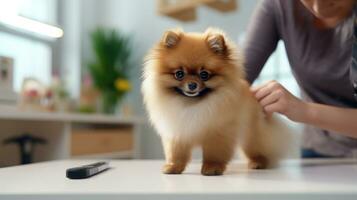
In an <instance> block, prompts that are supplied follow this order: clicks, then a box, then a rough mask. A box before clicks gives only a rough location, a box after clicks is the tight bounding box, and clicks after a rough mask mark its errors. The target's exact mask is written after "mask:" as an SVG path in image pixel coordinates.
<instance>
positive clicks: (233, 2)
mask: <svg viewBox="0 0 357 200" xmlns="http://www.w3.org/2000/svg"><path fill="white" fill-rule="evenodd" d="M157 2H158V12H159V14H160V15H164V16H168V17H171V18H174V19H177V20H180V21H186V22H187V21H194V20H196V17H197V14H196V13H197V12H196V10H197V8H198V7H199V6H201V5H204V6H208V7H210V8H212V9H214V10H217V11H219V12H231V11H235V10H236V9H237V7H238V4H237V0H180V1H173V0H157Z"/></svg>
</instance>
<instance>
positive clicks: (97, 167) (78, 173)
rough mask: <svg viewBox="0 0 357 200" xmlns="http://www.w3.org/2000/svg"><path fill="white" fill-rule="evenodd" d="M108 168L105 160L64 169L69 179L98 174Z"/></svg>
mask: <svg viewBox="0 0 357 200" xmlns="http://www.w3.org/2000/svg"><path fill="white" fill-rule="evenodd" d="M107 169H109V164H108V163H107V162H97V163H93V164H89V165H83V166H80V167H74V168H69V169H67V170H66V176H67V178H69V179H84V178H89V177H91V176H94V175H96V174H99V173H101V172H103V171H105V170H107Z"/></svg>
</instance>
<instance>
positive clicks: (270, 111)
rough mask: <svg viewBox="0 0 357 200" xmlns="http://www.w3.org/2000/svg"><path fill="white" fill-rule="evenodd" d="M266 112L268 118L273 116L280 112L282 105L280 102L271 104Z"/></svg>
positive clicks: (265, 108)
mask: <svg viewBox="0 0 357 200" xmlns="http://www.w3.org/2000/svg"><path fill="white" fill-rule="evenodd" d="M264 112H265V113H266V115H267V116H269V115H272V114H273V113H275V112H278V113H279V112H280V105H279V102H275V103H273V104H270V105H268V106H265V107H264Z"/></svg>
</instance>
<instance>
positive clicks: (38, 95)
mask: <svg viewBox="0 0 357 200" xmlns="http://www.w3.org/2000/svg"><path fill="white" fill-rule="evenodd" d="M19 107H20V109H21V110H33V111H58V112H67V111H70V110H71V108H70V101H69V95H68V93H67V91H66V90H65V87H64V85H63V83H62V82H61V80H60V79H59V77H58V76H53V77H52V83H51V85H50V86H49V87H47V86H46V85H44V84H43V83H41V82H40V81H39V80H37V79H35V78H26V79H24V81H23V83H22V87H21V92H20V98H19Z"/></svg>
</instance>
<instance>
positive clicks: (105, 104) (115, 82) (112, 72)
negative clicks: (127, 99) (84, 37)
mask: <svg viewBox="0 0 357 200" xmlns="http://www.w3.org/2000/svg"><path fill="white" fill-rule="evenodd" d="M90 36H91V42H92V47H93V50H94V54H95V61H94V62H92V63H90V64H89V65H88V66H89V73H90V74H91V77H92V79H93V84H94V86H95V87H96V88H97V89H98V90H99V92H100V95H101V107H102V108H101V110H102V112H104V113H108V114H113V113H114V112H115V109H116V107H117V105H118V102H119V101H120V100H121V99H122V97H123V96H124V94H126V93H127V92H128V91H129V90H130V89H131V85H130V82H129V77H128V76H129V68H130V64H129V59H130V55H131V45H130V38H129V37H128V36H126V35H124V34H122V33H120V32H118V31H116V30H114V29H105V28H97V29H96V30H95V31H93V32H92V33H91V35H90Z"/></svg>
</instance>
